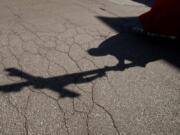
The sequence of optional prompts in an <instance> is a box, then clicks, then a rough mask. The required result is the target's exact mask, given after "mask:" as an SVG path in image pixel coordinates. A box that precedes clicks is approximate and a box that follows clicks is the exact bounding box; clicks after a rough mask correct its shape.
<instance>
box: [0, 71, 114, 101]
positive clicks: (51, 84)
mask: <svg viewBox="0 0 180 135" xmlns="http://www.w3.org/2000/svg"><path fill="white" fill-rule="evenodd" d="M115 68H116V67H105V68H101V69H95V70H91V71H85V72H79V73H72V74H67V75H62V76H55V77H49V78H43V77H38V76H33V75H30V74H28V73H25V72H23V71H20V70H19V69H16V68H7V69H5V71H6V72H8V75H9V76H16V77H20V78H23V79H24V81H22V82H18V83H13V84H7V85H1V86H0V91H2V92H17V91H20V90H21V89H22V88H24V87H28V86H32V87H34V88H35V89H43V88H47V89H50V90H53V91H56V92H58V93H59V94H60V96H61V97H70V98H74V97H78V96H80V94H79V93H77V92H74V91H72V90H68V89H66V88H65V86H67V85H69V84H80V83H88V82H91V81H93V80H94V79H97V78H99V77H103V76H104V75H105V71H108V70H113V69H115Z"/></svg>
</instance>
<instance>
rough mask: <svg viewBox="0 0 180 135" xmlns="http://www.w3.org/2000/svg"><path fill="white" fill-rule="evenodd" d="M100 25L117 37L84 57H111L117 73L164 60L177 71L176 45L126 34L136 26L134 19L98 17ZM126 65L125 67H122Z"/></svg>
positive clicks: (178, 52) (178, 55) (178, 51)
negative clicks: (117, 68)
mask: <svg viewBox="0 0 180 135" xmlns="http://www.w3.org/2000/svg"><path fill="white" fill-rule="evenodd" d="M98 19H100V20H101V21H102V22H104V23H105V24H107V25H108V26H110V27H111V28H113V29H114V30H116V31H118V32H119V34H117V35H115V36H113V37H111V38H109V39H107V40H105V41H104V42H103V43H101V44H100V45H99V47H97V48H91V49H89V50H88V53H89V54H90V55H92V56H106V55H112V56H114V57H116V58H117V60H118V61H119V63H118V65H116V66H117V67H119V70H124V69H126V68H130V67H135V66H140V67H145V66H146V65H147V64H148V63H149V62H153V61H157V60H165V61H167V62H168V63H170V64H172V65H174V66H175V67H177V68H180V47H179V45H178V43H179V41H177V40H170V39H163V38H155V37H154V38H149V37H146V36H143V35H136V34H134V33H130V31H129V28H128V27H129V26H133V25H136V24H137V23H138V22H137V18H136V17H130V18H106V17H98ZM125 61H128V63H125Z"/></svg>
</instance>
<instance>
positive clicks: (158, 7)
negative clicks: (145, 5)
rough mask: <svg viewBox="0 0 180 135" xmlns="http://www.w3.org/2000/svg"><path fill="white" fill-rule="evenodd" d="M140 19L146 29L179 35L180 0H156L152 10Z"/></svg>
mask: <svg viewBox="0 0 180 135" xmlns="http://www.w3.org/2000/svg"><path fill="white" fill-rule="evenodd" d="M139 19H140V22H141V23H142V25H143V27H144V29H145V31H149V32H156V33H160V34H166V35H179V33H180V0H156V1H155V3H154V5H153V6H152V8H151V10H150V11H149V12H147V13H145V14H143V15H141V16H140V17H139Z"/></svg>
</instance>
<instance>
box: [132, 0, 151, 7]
mask: <svg viewBox="0 0 180 135" xmlns="http://www.w3.org/2000/svg"><path fill="white" fill-rule="evenodd" d="M132 1H135V2H138V3H142V4H144V5H147V6H149V7H151V6H152V4H153V3H154V0H132Z"/></svg>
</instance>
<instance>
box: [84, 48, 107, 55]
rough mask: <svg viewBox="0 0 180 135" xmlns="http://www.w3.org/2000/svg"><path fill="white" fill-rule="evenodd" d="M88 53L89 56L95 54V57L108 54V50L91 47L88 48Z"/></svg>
mask: <svg viewBox="0 0 180 135" xmlns="http://www.w3.org/2000/svg"><path fill="white" fill-rule="evenodd" d="M88 53H89V54H90V55H91V56H96V57H98V56H106V55H108V51H107V50H105V49H101V48H91V49H89V50H88Z"/></svg>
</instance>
